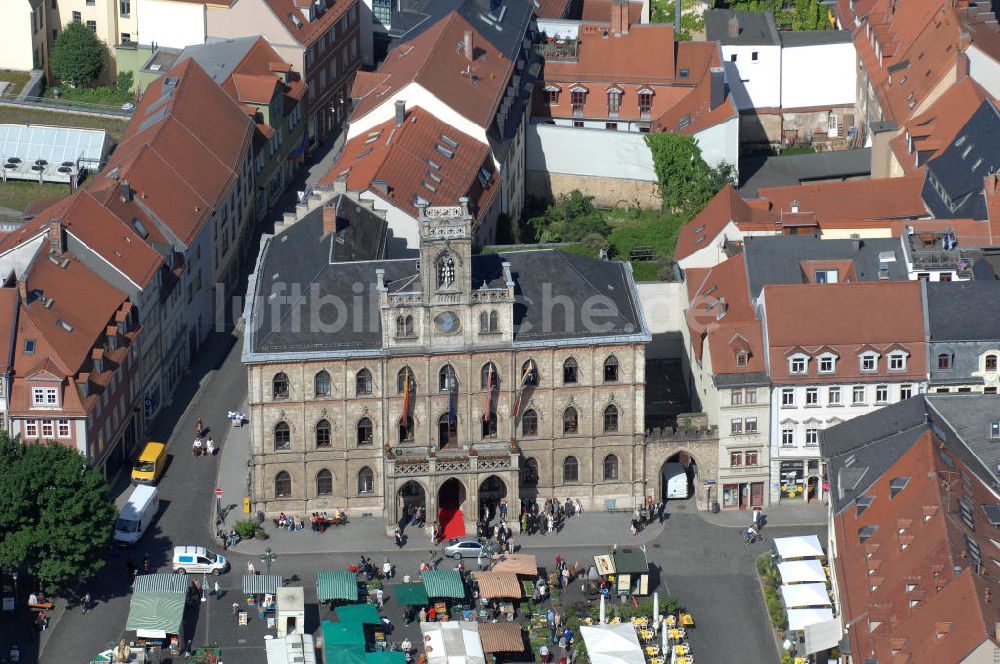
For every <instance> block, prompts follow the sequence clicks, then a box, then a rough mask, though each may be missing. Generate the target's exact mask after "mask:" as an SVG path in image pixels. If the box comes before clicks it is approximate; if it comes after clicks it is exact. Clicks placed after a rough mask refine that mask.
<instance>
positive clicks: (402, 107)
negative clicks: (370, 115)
mask: <svg viewBox="0 0 1000 664" xmlns="http://www.w3.org/2000/svg"><path fill="white" fill-rule="evenodd" d="M405 119H406V100H405V99H397V100H396V126H397V127H402V126H403V121H404V120H405Z"/></svg>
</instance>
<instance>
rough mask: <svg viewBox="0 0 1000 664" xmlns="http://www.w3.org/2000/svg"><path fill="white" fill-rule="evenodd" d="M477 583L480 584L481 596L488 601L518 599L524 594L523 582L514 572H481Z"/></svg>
mask: <svg viewBox="0 0 1000 664" xmlns="http://www.w3.org/2000/svg"><path fill="white" fill-rule="evenodd" d="M476 581H477V582H479V596H480V597H485V598H486V599H493V598H496V597H510V598H518V597H521V595H522V593H523V590H522V589H521V582H520V581H518V579H517V575H516V574H514V573H513V572H479V574H478V575H477V576H476Z"/></svg>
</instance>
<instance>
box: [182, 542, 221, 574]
mask: <svg viewBox="0 0 1000 664" xmlns="http://www.w3.org/2000/svg"><path fill="white" fill-rule="evenodd" d="M228 571H229V561H228V560H226V558H225V556H220V555H219V554H217V553H212V552H211V551H209V550H208V549H206V548H205V547H203V546H175V547H174V572H176V573H177V574H187V573H191V574H214V575H216V576H218V575H219V574H222V573H223V572H228Z"/></svg>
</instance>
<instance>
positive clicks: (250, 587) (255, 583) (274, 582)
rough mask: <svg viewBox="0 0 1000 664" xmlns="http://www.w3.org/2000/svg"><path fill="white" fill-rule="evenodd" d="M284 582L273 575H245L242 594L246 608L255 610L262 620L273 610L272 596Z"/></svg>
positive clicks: (273, 601)
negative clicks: (245, 599) (245, 600)
mask: <svg viewBox="0 0 1000 664" xmlns="http://www.w3.org/2000/svg"><path fill="white" fill-rule="evenodd" d="M284 583H285V580H284V579H283V578H282V577H280V576H277V575H275V574H246V575H244V576H243V594H244V595H246V598H247V608H249V609H256V610H257V615H258V616H259V617H260V618H263V617H264V616H265V615H266V614H267V613H270V612H272V611H274V610H275V600H274V596H275V594H277V592H278V588H280V587H281V586H283V585H284Z"/></svg>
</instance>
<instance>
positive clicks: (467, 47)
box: [462, 30, 476, 62]
mask: <svg viewBox="0 0 1000 664" xmlns="http://www.w3.org/2000/svg"><path fill="white" fill-rule="evenodd" d="M462 51H463V52H464V53H465V59H466V60H468V61H469V62H473V61H475V59H476V49H475V44H474V43H473V41H472V30H466V31H465V39H463V40H462Z"/></svg>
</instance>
